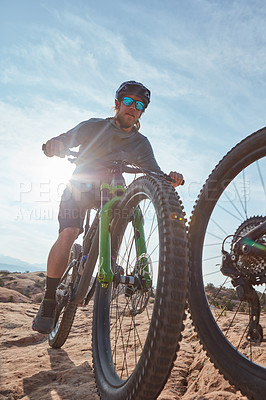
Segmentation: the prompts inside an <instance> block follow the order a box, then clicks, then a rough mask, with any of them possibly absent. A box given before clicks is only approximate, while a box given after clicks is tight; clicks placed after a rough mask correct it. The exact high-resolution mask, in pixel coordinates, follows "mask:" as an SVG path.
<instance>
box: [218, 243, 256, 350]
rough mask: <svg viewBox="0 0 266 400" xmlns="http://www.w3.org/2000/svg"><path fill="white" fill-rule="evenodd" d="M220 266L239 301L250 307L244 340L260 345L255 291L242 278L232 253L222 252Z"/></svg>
mask: <svg viewBox="0 0 266 400" xmlns="http://www.w3.org/2000/svg"><path fill="white" fill-rule="evenodd" d="M222 254H223V257H222V264H221V267H220V270H221V272H222V274H223V275H225V276H228V277H230V278H231V282H232V285H233V286H234V287H235V288H236V293H237V296H238V298H239V300H240V301H246V302H248V303H249V305H250V314H249V324H248V332H247V335H246V339H247V340H248V341H249V342H252V343H255V344H260V343H261V342H262V340H263V329H262V326H261V325H260V324H259V320H260V311H261V306H260V300H259V297H258V294H257V292H256V290H255V289H254V288H253V286H252V285H251V283H250V282H249V279H248V277H246V276H244V275H243V274H242V273H241V272H240V271H239V270H238V268H237V261H238V256H237V254H235V253H234V252H232V253H231V254H230V253H228V252H227V251H225V250H224V249H223V250H222Z"/></svg>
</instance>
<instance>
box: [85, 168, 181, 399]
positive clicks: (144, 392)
mask: <svg viewBox="0 0 266 400" xmlns="http://www.w3.org/2000/svg"><path fill="white" fill-rule="evenodd" d="M111 233H112V261H113V272H114V281H113V283H112V284H109V285H108V287H107V288H103V287H102V286H101V285H100V284H99V283H98V284H97V288H96V292H95V300H94V313H93V336H92V337H93V339H92V347H93V365H94V373H95V379H96V384H97V388H98V393H99V395H100V398H101V399H103V400H107V399H108V400H129V399H156V398H157V396H158V395H159V393H160V392H161V390H162V389H163V387H164V385H165V383H166V380H167V378H168V376H169V374H170V371H171V368H172V366H173V361H174V360H175V357H176V351H177V350H178V347H179V345H178V342H179V340H180V339H181V331H182V328H183V318H184V309H185V301H186V293H187V280H188V274H187V239H186V226H185V221H184V213H183V209H182V206H181V204H180V200H179V197H178V196H177V194H176V193H175V191H174V190H173V189H172V187H171V186H170V185H169V184H168V183H167V182H166V181H164V180H163V179H155V178H151V177H147V176H145V177H141V178H139V179H137V180H135V181H134V182H133V183H132V184H131V185H130V186H129V188H128V189H127V191H126V193H125V195H124V197H123V199H122V201H121V204H120V206H119V207H118V208H117V209H116V210H114V221H113V224H112V226H111ZM144 238H145V239H144Z"/></svg>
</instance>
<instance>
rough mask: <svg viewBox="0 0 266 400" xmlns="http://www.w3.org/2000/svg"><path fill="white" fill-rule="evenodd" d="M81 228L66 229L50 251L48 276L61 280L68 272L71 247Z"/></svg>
mask: <svg viewBox="0 0 266 400" xmlns="http://www.w3.org/2000/svg"><path fill="white" fill-rule="evenodd" d="M78 234H79V228H74V227H72V228H65V229H64V230H63V231H62V232H60V233H59V236H58V238H57V240H56V242H55V243H54V245H53V247H52V248H51V250H50V253H49V256H48V261H47V276H49V277H50V278H61V276H62V275H63V273H64V272H65V270H66V267H67V262H68V259H69V253H70V250H71V247H72V245H73V243H74V241H75V240H76V238H77V237H78Z"/></svg>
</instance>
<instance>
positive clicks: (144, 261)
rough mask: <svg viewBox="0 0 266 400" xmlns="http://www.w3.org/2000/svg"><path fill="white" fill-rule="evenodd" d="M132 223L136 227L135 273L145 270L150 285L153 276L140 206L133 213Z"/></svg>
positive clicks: (147, 283) (147, 282)
mask: <svg viewBox="0 0 266 400" xmlns="http://www.w3.org/2000/svg"><path fill="white" fill-rule="evenodd" d="M132 225H133V228H134V235H135V246H136V254H137V266H136V269H135V271H134V272H135V273H138V272H140V274H141V275H142V271H145V272H146V273H145V277H146V285H147V286H148V287H149V286H150V285H151V276H150V268H149V259H148V254H147V246H146V239H145V233H144V218H143V214H142V211H141V209H140V207H139V206H137V207H136V209H135V210H134V213H133V218H132Z"/></svg>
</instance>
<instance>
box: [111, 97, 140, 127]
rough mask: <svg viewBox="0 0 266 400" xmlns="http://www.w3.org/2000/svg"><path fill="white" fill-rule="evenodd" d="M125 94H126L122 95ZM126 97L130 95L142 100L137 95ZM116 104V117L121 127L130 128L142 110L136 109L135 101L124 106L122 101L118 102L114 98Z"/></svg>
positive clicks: (134, 98)
mask: <svg viewBox="0 0 266 400" xmlns="http://www.w3.org/2000/svg"><path fill="white" fill-rule="evenodd" d="M126 96H127V95H125V96H124V97H126ZM128 97H131V99H133V100H139V101H142V102H143V100H142V99H141V98H140V97H138V96H134V95H128ZM116 106H117V109H118V111H117V113H116V118H117V119H118V121H119V123H120V126H121V128H132V127H133V126H134V125H135V123H136V122H137V121H138V119H139V118H140V116H141V114H142V113H143V111H139V110H137V109H136V107H135V102H134V103H133V104H131V106H125V105H124V104H123V102H122V101H121V102H118V101H117V100H116Z"/></svg>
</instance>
